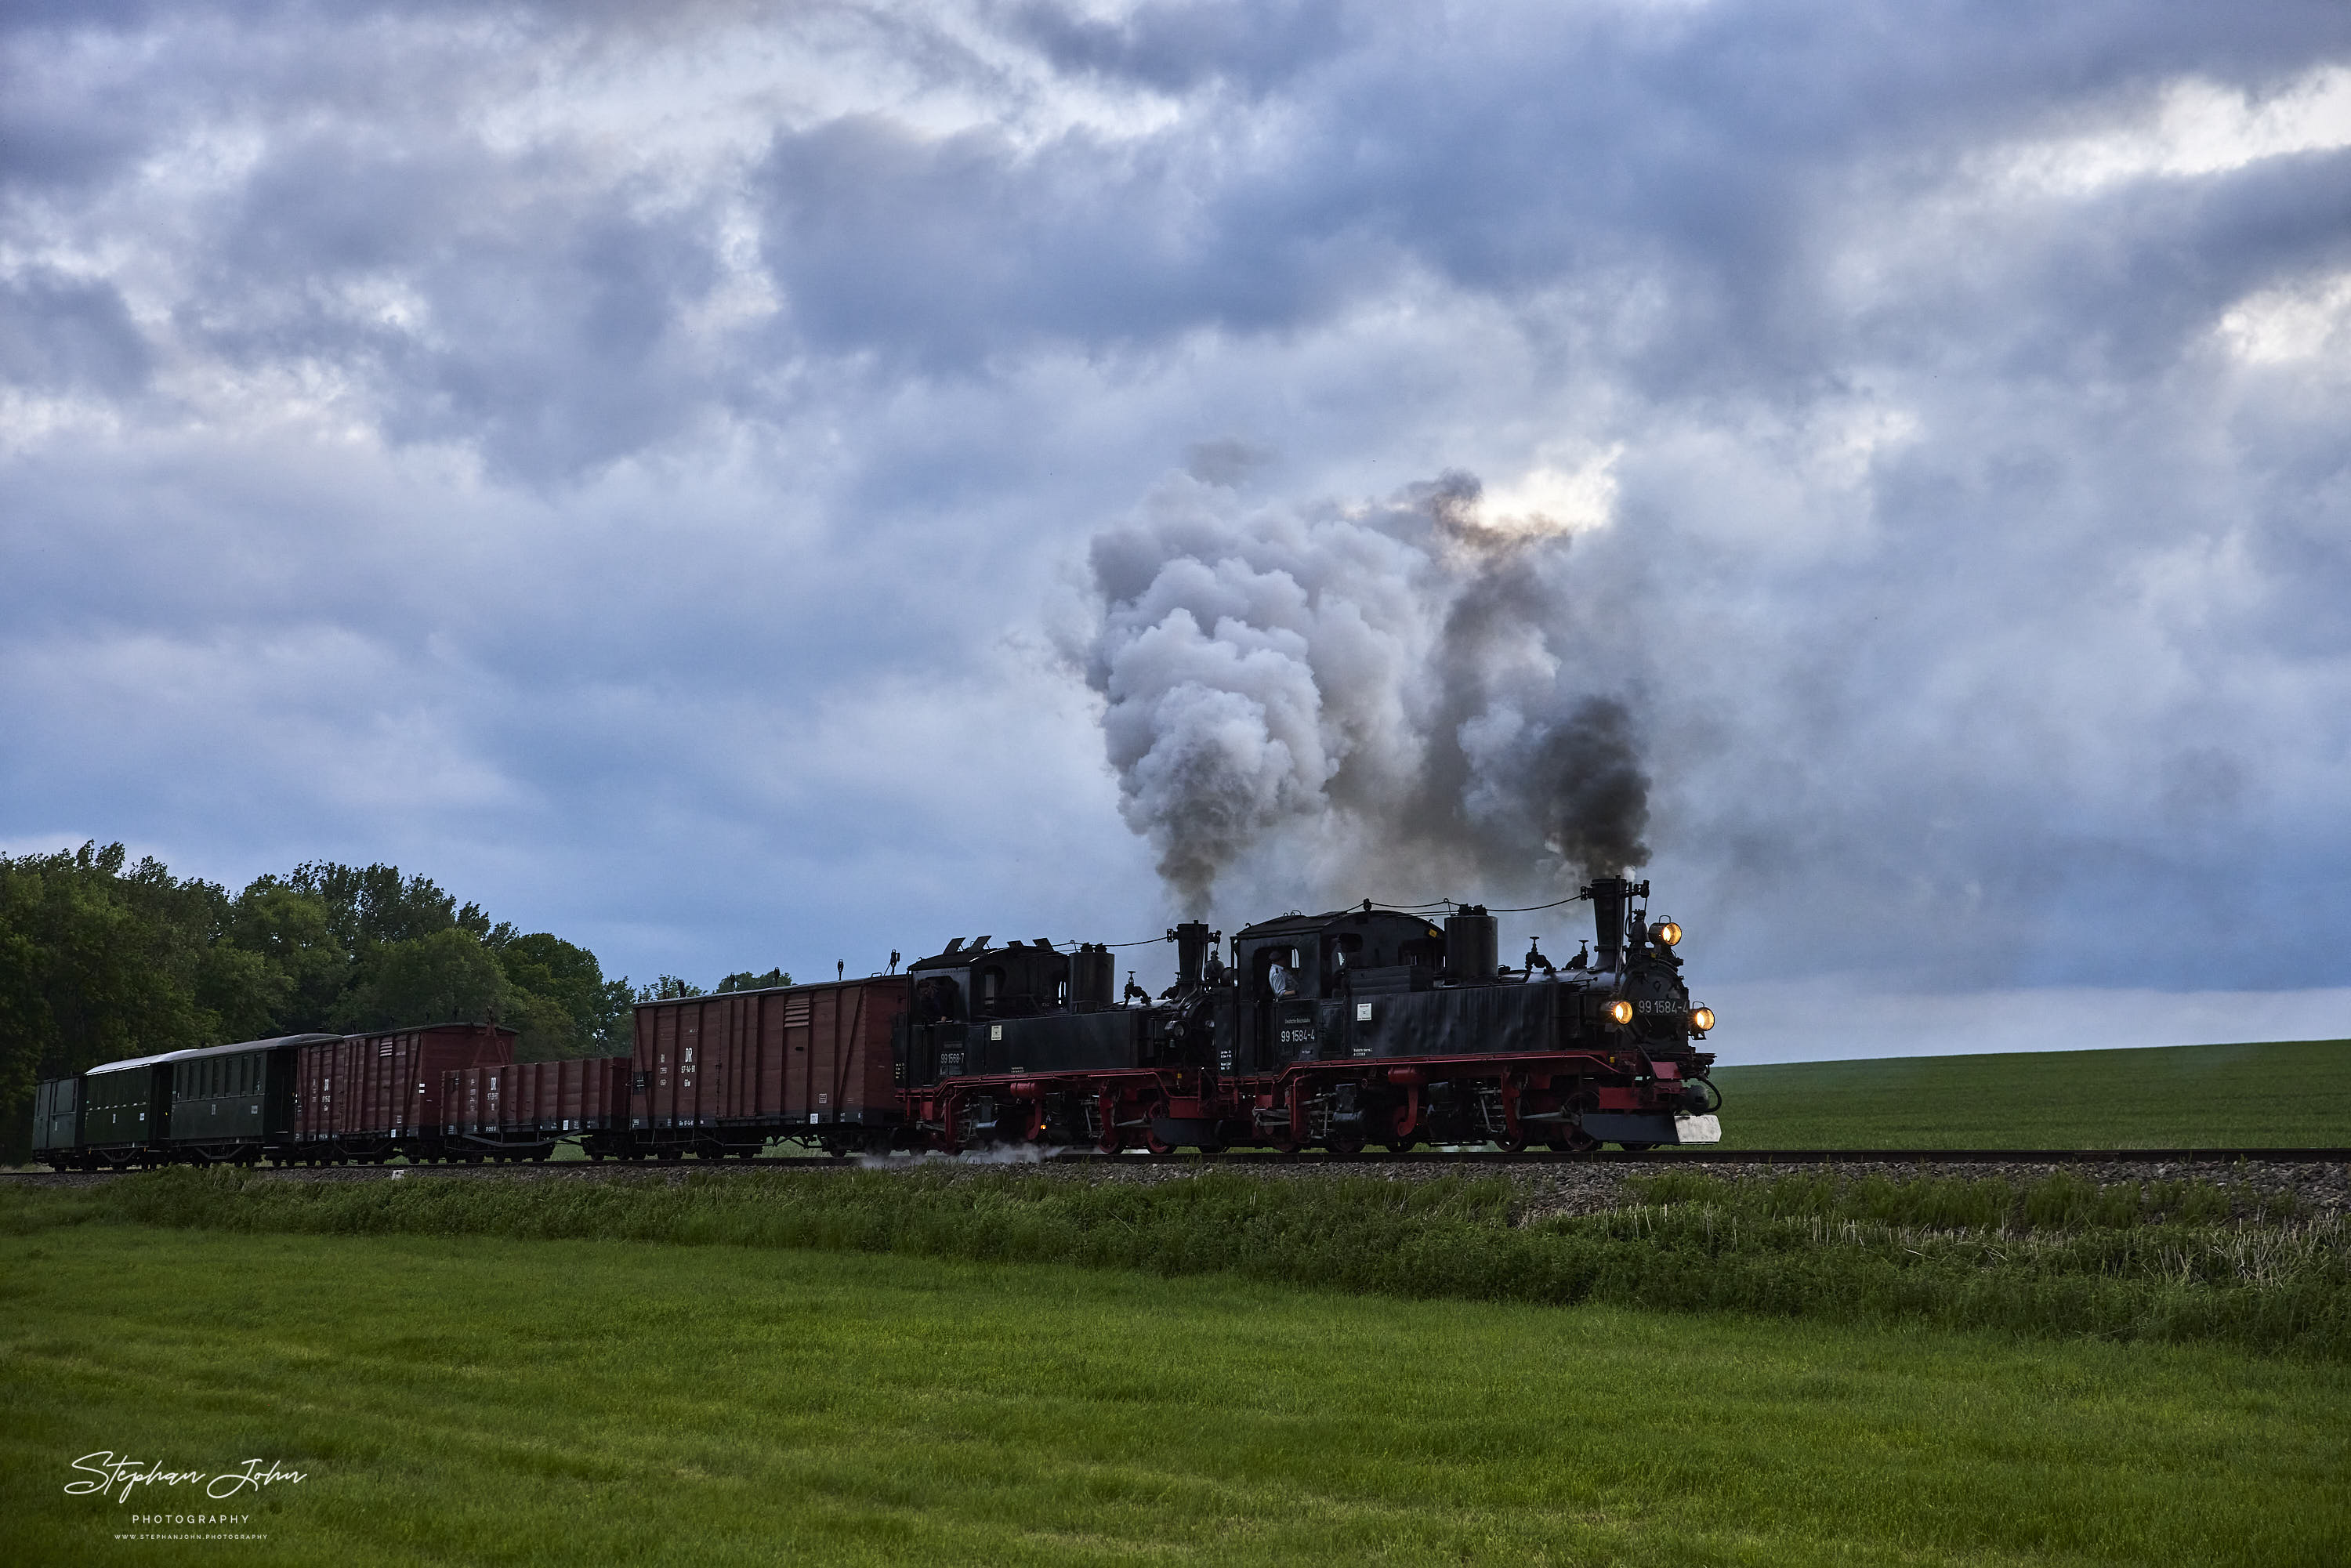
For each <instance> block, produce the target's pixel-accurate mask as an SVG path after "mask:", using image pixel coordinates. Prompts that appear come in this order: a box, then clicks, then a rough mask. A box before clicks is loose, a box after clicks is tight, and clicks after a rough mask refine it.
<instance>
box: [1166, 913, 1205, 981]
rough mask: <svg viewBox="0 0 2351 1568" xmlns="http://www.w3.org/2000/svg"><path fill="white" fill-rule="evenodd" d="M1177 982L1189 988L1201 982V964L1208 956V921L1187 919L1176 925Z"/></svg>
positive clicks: (1174, 934) (1174, 933)
mask: <svg viewBox="0 0 2351 1568" xmlns="http://www.w3.org/2000/svg"><path fill="white" fill-rule="evenodd" d="M1172 935H1173V936H1175V983H1176V985H1178V986H1179V987H1182V988H1185V989H1186V990H1188V989H1190V988H1192V987H1194V986H1196V985H1198V984H1199V983H1200V966H1201V965H1202V964H1204V963H1206V962H1207V957H1208V923H1207V921H1205V920H1187V921H1186V922H1185V923H1184V924H1183V925H1178V926H1177V927H1175V931H1174V932H1173V933H1172Z"/></svg>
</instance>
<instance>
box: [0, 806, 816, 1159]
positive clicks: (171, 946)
mask: <svg viewBox="0 0 2351 1568" xmlns="http://www.w3.org/2000/svg"><path fill="white" fill-rule="evenodd" d="M127 859H128V857H127V855H126V853H125V852H124V850H123V847H122V846H121V845H120V844H109V845H106V846H105V847H104V848H99V846H98V845H97V844H96V842H95V841H93V842H90V843H86V844H84V845H82V846H81V848H80V849H79V850H76V851H60V852H57V853H55V854H45V855H24V856H13V857H12V856H8V855H5V854H0V1160H5V1161H6V1162H7V1163H10V1164H16V1163H21V1162H22V1161H23V1160H24V1159H25V1158H26V1155H27V1153H28V1150H29V1145H30V1139H31V1117H32V1096H33V1088H34V1086H35V1084H37V1082H39V1081H40V1080H42V1079H45V1078H59V1077H64V1076H66V1075H68V1074H69V1073H75V1072H80V1071H85V1070H86V1069H88V1068H90V1067H93V1066H95V1065H97V1064H98V1063H99V1062H102V1061H119V1060H120V1059H121V1058H124V1057H129V1056H145V1055H149V1054H152V1053H154V1052H159V1051H180V1050H184V1049H186V1048H188V1047H191V1046H203V1045H220V1044H225V1043H226V1042H228V1041H230V1040H266V1039H267V1038H269V1037H271V1036H273V1035H281V1034H301V1033H308V1032H310V1031H313V1030H317V1031H322V1032H329V1033H336V1034H350V1033H357V1032H360V1031H363V1030H373V1029H391V1028H397V1027H402V1026H405V1025H409V1024H422V1023H443V1022H448V1021H451V1020H457V1019H464V1020H469V1021H475V1022H495V1023H502V1024H506V1025H507V1026H508V1027H510V1028H512V1029H516V1030H520V1031H521V1038H520V1039H519V1040H517V1042H516V1054H517V1056H518V1057H519V1058H520V1059H521V1060H523V1061H547V1060H549V1059H552V1058H557V1057H566V1056H606V1055H622V1054H625V1053H626V1052H627V1051H628V1050H629V1046H630V1038H629V1037H630V1008H631V1005H632V1003H634V1002H636V1001H638V1000H640V999H646V998H652V997H653V996H654V995H655V994H667V995H672V996H698V995H700V994H702V992H701V988H699V987H696V986H692V985H689V984H687V983H686V982H684V981H683V980H679V979H677V978H675V977H672V976H668V975H664V976H663V977H661V978H660V979H659V980H657V981H656V982H655V983H654V984H653V985H652V986H647V987H645V988H643V989H642V990H639V989H632V988H631V986H630V984H629V982H628V980H627V979H626V978H625V977H623V978H621V979H615V980H608V979H606V978H605V977H604V972H603V969H602V967H601V966H600V965H599V964H598V963H597V962H596V955H595V954H593V953H591V952H590V951H589V950H588V949H587V948H585V947H582V946H579V945H578V944H577V943H572V942H566V941H565V940H563V939H562V938H561V937H559V936H554V935H553V934H551V933H549V932H545V931H535V932H522V931H517V929H516V928H515V927H514V926H513V925H510V924H507V922H504V921H500V922H497V923H495V924H493V923H492V921H491V920H490V918H489V916H488V915H485V914H484V913H483V912H482V910H481V908H480V906H478V905H476V904H463V905H460V904H458V903H457V901H456V900H455V898H454V897H452V896H451V895H450V894H446V893H444V892H443V891H442V890H441V889H440V888H439V887H437V886H435V885H434V883H433V882H432V881H431V880H430V879H429V878H426V877H423V876H403V875H402V873H401V872H400V869H399V868H398V867H397V866H388V865H371V866H348V865H338V864H335V863H333V862H323V861H321V862H312V863H309V864H306V865H302V866H298V867H297V868H296V869H295V870H294V872H293V873H291V874H290V875H287V876H263V877H259V878H256V880H255V881H254V882H253V883H250V884H249V885H248V886H246V889H245V891H244V892H242V893H239V894H234V895H232V894H230V893H229V892H228V890H227V889H225V888H224V887H222V886H220V885H218V884H217V883H209V882H204V881H202V880H201V879H198V878H194V877H190V878H185V879H182V878H177V877H174V876H172V873H171V872H170V871H169V870H168V869H166V868H165V867H164V866H163V865H162V863H161V862H158V861H156V860H154V859H152V857H151V858H148V859H143V860H141V861H140V862H138V863H137V864H136V865H130V864H127V863H126V862H127ZM790 982H791V977H790V976H789V975H787V974H785V973H784V972H783V971H782V970H780V969H774V970H769V971H768V973H767V974H765V975H752V974H743V975H730V976H728V977H726V980H724V981H722V982H721V983H720V987H719V988H720V989H722V990H734V989H748V988H753V987H754V986H757V985H789V984H790Z"/></svg>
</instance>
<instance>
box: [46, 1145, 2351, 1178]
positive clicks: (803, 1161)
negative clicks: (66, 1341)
mask: <svg viewBox="0 0 2351 1568" xmlns="http://www.w3.org/2000/svg"><path fill="white" fill-rule="evenodd" d="M2346 1164H2351V1148H2310V1149H2294V1148H2288V1149H2279V1148H2261V1149H2253V1148H2233V1149H2232V1148H2210V1149H2202V1148H2199V1149H1726V1150H1721V1151H1719V1152H1715V1153H1699V1152H1697V1151H1694V1150H1689V1149H1673V1150H1664V1149H1656V1150H1648V1151H1646V1152H1643V1153H1639V1154H1628V1153H1625V1152H1624V1151H1622V1150H1609V1151H1606V1152H1596V1153H1592V1154H1580V1155H1574V1154H1552V1153H1550V1152H1548V1151H1545V1152H1543V1153H1540V1154H1538V1153H1526V1154H1504V1153H1501V1152H1499V1150H1471V1151H1465V1152H1463V1153H1459V1154H1417V1153H1416V1154H1404V1155H1395V1154H1384V1153H1381V1154H1374V1153H1368V1152H1366V1153H1364V1154H1356V1155H1332V1154H1324V1153H1320V1152H1315V1153H1308V1154H1297V1155H1277V1154H1265V1153H1232V1152H1228V1153H1225V1154H1220V1155H1171V1156H1167V1157H1165V1158H1159V1159H1154V1158H1152V1157H1150V1156H1147V1155H1139V1154H1122V1155H1103V1154H1096V1153H1094V1152H1092V1151H1091V1150H1064V1151H1061V1152H1059V1153H1054V1154H1049V1155H1041V1156H1040V1157H1039V1158H1036V1159H1033V1160H1029V1159H1008V1158H1006V1157H1004V1156H1002V1155H963V1156H959V1157H954V1156H947V1155H899V1156H893V1157H889V1158H885V1159H871V1160H864V1161H854V1160H841V1161H833V1160H828V1159H822V1158H814V1157H793V1156H788V1155H772V1156H762V1157H761V1158H758V1159H753V1160H739V1159H738V1160H682V1161H666V1160H638V1161H593V1160H522V1161H516V1162H512V1163H507V1164H499V1163H490V1164H484V1165H426V1166H409V1165H382V1166H370V1165H349V1166H260V1167H258V1170H259V1173H260V1174H262V1175H265V1176H276V1175H283V1176H290V1177H295V1178H298V1179H305V1180H346V1181H349V1180H367V1179H386V1178H389V1177H392V1176H406V1175H408V1174H410V1173H412V1172H413V1173H415V1174H417V1175H420V1176H466V1177H481V1176H508V1175H513V1174H515V1173H517V1172H521V1171H528V1172H532V1173H534V1174H538V1175H545V1176H582V1177H585V1176H611V1175H612V1174H614V1173H615V1172H631V1171H704V1172H723V1171H741V1170H841V1169H857V1168H869V1169H882V1170H917V1169H922V1168H925V1167H927V1166H945V1167H947V1168H956V1169H985V1168H989V1167H1001V1168H1006V1169H1015V1170H1017V1169H1020V1168H1022V1167H1024V1166H1102V1167H1123V1168H1148V1167H1151V1166H1161V1167H1167V1168H1176V1169H1180V1168H1182V1167H1184V1166H1231V1167H1235V1168H1240V1169H1247V1168H1250V1167H1252V1166H1265V1167H1271V1168H1291V1167H1297V1166H1321V1167H1330V1168H1334V1169H1338V1168H1355V1169H1363V1170H1367V1171H1368V1170H1380V1169H1393V1168H1395V1167H1399V1166H1408V1167H1411V1168H1414V1169H1428V1168H1432V1167H1436V1168H1461V1167H1482V1166H1570V1167H1573V1166H1675V1165H1704V1166H1724V1165H1739V1166H1839V1165H1893V1166H1902V1165H1911V1166H2020V1165H2060V1166H2068V1165H2073V1166H2082V1165H2097V1166H2116V1165H2120V1166H2183V1165H2202V1166H2226V1165H2299V1166H2307V1165H2346ZM129 1174H132V1173H130V1172H122V1171H77V1172H66V1173H60V1172H55V1171H46V1170H42V1171H0V1180H14V1181H42V1180H54V1179H56V1178H57V1176H60V1175H69V1176H75V1177H77V1178H83V1179H87V1178H89V1177H92V1176H97V1177H104V1176H122V1175H129Z"/></svg>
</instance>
